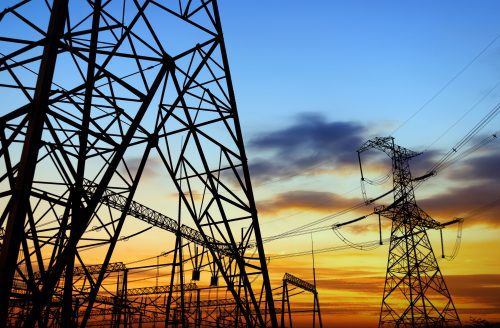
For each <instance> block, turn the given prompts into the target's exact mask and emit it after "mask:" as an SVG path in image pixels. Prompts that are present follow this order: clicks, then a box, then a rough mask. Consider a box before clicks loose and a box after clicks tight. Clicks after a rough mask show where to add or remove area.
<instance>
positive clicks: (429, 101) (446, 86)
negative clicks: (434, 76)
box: [391, 34, 500, 135]
mask: <svg viewBox="0 0 500 328" xmlns="http://www.w3.org/2000/svg"><path fill="white" fill-rule="evenodd" d="M499 38H500V34H498V35H497V36H495V37H494V38H493V40H491V41H490V43H488V44H487V45H486V46H485V47H484V48H483V49H482V50H481V51H480V52H479V53H478V54H477V55H476V56H474V58H472V60H471V61H469V62H468V63H467V64H466V65H465V66H464V67H462V69H460V70H459V71H458V72H457V73H456V74H455V75H454V76H453V77H452V78H451V79H450V80H448V82H446V83H445V84H444V85H443V86H442V87H441V89H439V90H438V91H437V92H436V93H435V94H434V95H432V97H430V98H429V99H428V100H427V101H426V102H425V103H424V104H423V105H422V106H420V107H419V108H418V109H417V110H416V111H415V112H414V113H413V114H412V115H410V117H408V118H407V119H406V120H405V121H404V122H403V123H401V124H400V125H399V126H398V127H397V128H396V129H395V130H394V131H392V133H391V135H394V133H396V132H397V131H399V129H401V128H402V127H403V126H404V125H406V124H407V123H408V122H409V121H410V120H412V119H413V118H414V117H415V116H416V115H418V113H420V112H421V111H422V110H423V109H424V108H425V107H427V106H428V105H429V104H430V103H431V102H432V101H434V99H436V98H437V97H438V96H439V95H441V94H442V93H443V92H444V91H445V90H446V89H447V88H448V87H449V86H450V85H451V84H452V83H453V82H454V81H455V80H456V79H457V78H458V77H460V75H462V74H463V73H464V72H465V71H466V70H467V69H468V68H469V67H470V66H472V64H474V62H475V61H476V60H477V59H478V58H479V57H481V56H482V55H483V54H484V53H485V52H486V51H487V50H488V49H489V48H490V47H491V46H492V45H493V44H494V43H495V42H496V41H497V40H498V39H499Z"/></svg>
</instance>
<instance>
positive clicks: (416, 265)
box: [358, 137, 461, 327]
mask: <svg viewBox="0 0 500 328" xmlns="http://www.w3.org/2000/svg"><path fill="white" fill-rule="evenodd" d="M370 148H373V149H377V150H380V151H382V152H384V153H386V154H387V155H388V156H389V157H390V158H391V160H392V174H393V186H394V189H393V191H394V203H393V204H392V205H389V206H387V207H383V206H382V207H379V208H377V209H376V212H377V213H379V214H380V215H383V216H385V217H387V218H389V219H391V220H392V231H391V239H390V247H389V258H388V263H387V274H386V279H385V286H384V295H383V298H382V306H381V311H380V321H379V327H448V326H460V325H461V323H460V319H459V317H458V313H457V311H456V309H455V306H454V304H453V301H452V299H451V295H450V292H449V291H448V288H447V287H446V283H445V281H444V278H443V275H442V274H441V270H440V269H439V265H438V263H437V261H436V257H435V255H434V252H433V250H432V245H431V243H430V241H429V237H428V236H427V229H439V228H441V227H442V225H441V224H440V223H439V222H437V221H436V220H434V219H432V218H431V217H430V216H429V215H428V214H427V213H425V212H424V211H423V210H422V209H421V208H420V207H418V205H417V202H416V200H415V193H414V190H413V184H412V182H413V179H412V175H411V171H410V165H409V161H410V159H412V158H413V157H415V156H417V155H419V153H416V152H414V151H411V150H408V149H406V148H403V147H401V146H398V145H395V144H394V138H392V137H384V138H381V137H378V138H374V139H372V140H369V141H367V142H366V143H364V144H363V145H362V146H361V148H360V149H359V150H358V155H359V154H360V153H361V152H363V151H366V150H368V149H370ZM360 169H361V178H362V180H363V179H364V176H363V170H362V168H361V160H360Z"/></svg>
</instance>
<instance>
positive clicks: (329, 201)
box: [258, 190, 362, 214]
mask: <svg viewBox="0 0 500 328" xmlns="http://www.w3.org/2000/svg"><path fill="white" fill-rule="evenodd" d="M361 202H362V200H361V199H360V198H345V197H343V196H341V195H338V194H335V193H332V192H323V191H306V190H294V191H288V192H283V193H280V194H276V195H275V196H274V197H272V198H271V199H268V200H264V201H261V202H259V204H258V208H259V211H260V212H261V213H265V214H276V213H278V212H281V211H286V210H311V211H317V212H333V211H336V210H339V209H345V208H348V207H351V206H353V205H354V204H358V203H361Z"/></svg>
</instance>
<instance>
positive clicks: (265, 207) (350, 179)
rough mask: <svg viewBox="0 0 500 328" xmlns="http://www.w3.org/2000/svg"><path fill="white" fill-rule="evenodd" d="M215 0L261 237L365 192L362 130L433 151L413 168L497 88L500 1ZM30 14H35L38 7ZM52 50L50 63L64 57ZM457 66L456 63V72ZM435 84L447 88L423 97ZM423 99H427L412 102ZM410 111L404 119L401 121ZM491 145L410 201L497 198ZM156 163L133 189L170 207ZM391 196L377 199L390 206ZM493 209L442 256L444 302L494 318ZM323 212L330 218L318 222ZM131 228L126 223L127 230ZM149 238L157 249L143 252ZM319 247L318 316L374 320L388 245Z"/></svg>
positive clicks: (444, 208)
mask: <svg viewBox="0 0 500 328" xmlns="http://www.w3.org/2000/svg"><path fill="white" fill-rule="evenodd" d="M11 2H17V1H11ZM174 3H175V2H174ZM38 4H42V5H43V2H41V1H39V2H38ZM72 4H73V5H74V4H75V2H73V3H72ZM76 4H77V5H78V2H76ZM80 4H83V2H80ZM83 7H86V8H87V10H89V8H90V7H89V6H88V5H86V6H83ZM219 9H220V16H221V19H222V25H223V30H224V35H225V42H226V47H227V52H228V57H229V63H230V69H231V72H232V80H233V85H234V89H235V93H236V100H237V103H238V109H239V117H240V123H241V126H242V130H243V135H244V136H245V144H246V149H247V154H248V157H249V165H250V167H251V170H252V179H253V183H254V187H255V196H256V199H257V207H258V208H259V214H260V223H261V226H262V234H263V236H264V237H268V236H272V235H275V234H277V233H278V232H282V231H283V230H285V228H286V229H288V228H293V227H296V226H300V225H303V224H304V223H305V222H310V221H312V220H314V219H317V218H319V217H323V216H325V215H329V214H331V213H334V212H336V211H340V210H343V209H345V208H348V207H350V206H352V205H353V204H356V203H359V202H360V201H362V199H361V192H360V190H359V178H360V175H359V168H358V166H357V158H356V157H355V156H356V152H355V151H356V149H357V148H358V147H359V146H360V145H361V144H362V143H363V142H364V141H365V140H366V139H367V138H369V137H372V136H375V135H381V136H385V135H389V134H393V136H394V137H396V143H397V144H399V145H402V146H404V147H408V148H410V149H413V150H424V149H427V148H430V149H429V153H430V155H428V156H427V157H424V156H422V158H423V160H421V162H420V164H418V165H416V168H417V169H420V172H421V173H423V172H424V170H425V169H426V168H428V167H429V165H431V164H432V163H433V161H435V160H437V159H439V158H440V157H441V156H442V153H443V152H446V151H448V150H449V149H450V148H451V147H452V146H453V145H454V144H455V143H456V142H457V141H458V140H459V139H460V138H462V137H463V136H464V135H465V134H466V133H467V132H468V131H469V130H470V129H471V128H472V127H473V126H474V125H475V124H476V123H477V122H478V121H479V120H480V119H481V118H482V117H483V116H484V115H485V114H486V113H487V112H489V111H490V109H491V108H493V106H494V105H496V104H497V103H498V102H499V100H500V86H499V87H498V88H494V87H495V86H496V85H497V84H500V74H499V73H500V63H499V60H498V58H499V57H500V38H499V35H500V21H499V20H498V12H500V11H499V9H500V2H498V1H481V2H478V1H472V0H471V1H439V2H436V1H418V2H417V1H414V2H409V1H406V2H402V1H331V0H330V1H327V0H323V1H319V0H318V1H314V2H313V1H305V0H302V1H293V0H290V1H284V0H282V1H272V0H271V1H262V0H254V1H237V0H220V1H219ZM31 14H33V15H35V16H36V15H37V12H36V11H35V12H31ZM41 16H42V15H40V17H41ZM40 19H41V18H40ZM155 23H157V24H160V23H161V27H162V28H163V29H164V30H161V31H160V32H161V34H162V36H165V37H173V38H176V40H175V42H177V41H179V40H182V39H183V38H184V37H185V41H186V40H188V41H189V37H187V36H188V34H189V33H188V32H184V31H181V30H175V31H174V32H172V33H170V34H169V32H171V31H172V30H171V25H172V24H170V23H168V22H167V23H166V22H165V21H164V20H162V17H155ZM169 24H170V25H169ZM172 26H173V25H172ZM6 30H7V29H5V30H4V31H0V34H2V35H3V33H5V34H8V33H14V34H16V33H19V34H22V31H20V30H19V31H18V30H15V29H12V30H10V29H9V31H6ZM183 33H186V35H184V34H183ZM497 38H498V39H497ZM492 41H494V42H493V43H492V44H491V46H489V47H488V48H487V49H486V51H484V53H483V54H481V56H479V57H477V59H475V60H474V58H475V57H476V56H477V55H478V54H479V53H480V52H481V51H482V50H483V49H485V47H487V46H488V45H489V44H490V43H491V42H492ZM175 42H172V43H173V44H174V43H175ZM174 45H177V44H176V43H175V44H174ZM3 51H6V49H3ZM59 60H60V62H59V64H61V63H62V62H61V61H62V60H63V59H59ZM472 60H474V62H473V63H472V64H470V63H471V61H472ZM469 64H470V66H469ZM61 66H64V65H61ZM118 66H119V65H118ZM467 66H468V68H467V69H465V70H464V67H467ZM126 68H127V69H135V67H133V66H131V67H126ZM462 71H463V72H462ZM459 72H462V73H460V74H459V75H457V74H458V73H459ZM58 77H59V78H63V79H68V80H72V76H71V74H68V72H67V71H61V76H58ZM455 77H456V78H455ZM451 80H453V82H452V83H449V81H451ZM33 81H34V80H33ZM70 82H71V81H70ZM448 83H449V86H447V85H448ZM443 86H447V87H446V88H445V89H444V90H443V91H442V92H440V93H439V95H438V96H436V97H435V99H433V98H434V96H435V95H436V94H437V93H438V92H439V91H440V90H441V89H442V88H443ZM5 95H6V93H5V94H4V96H5ZM483 98H484V99H483ZM429 99H433V100H432V101H431V102H429V103H428V105H426V106H425V107H423V108H422V105H424V104H426V103H427V102H428V101H429ZM11 100H12V99H11ZM480 100H481V101H480ZM479 101H480V102H479ZM476 103H478V105H477V106H475V107H474V105H475V104H476ZM420 108H422V109H421V110H420V111H419V113H418V114H417V115H415V117H413V118H412V119H411V120H409V121H408V122H407V123H405V124H403V123H404V122H405V121H406V120H407V119H408V118H409V117H411V116H412V115H413V114H414V113H415V112H416V111H417V110H419V109H420ZM469 111H470V113H469V114H467V115H466V116H465V117H464V119H463V120H461V121H460V122H458V123H457V124H456V126H455V127H454V128H453V129H451V130H450V132H449V133H447V134H446V135H445V136H444V137H443V138H442V139H440V140H438V141H437V142H435V144H434V141H436V140H437V139H438V137H439V136H440V135H441V134H442V133H443V132H445V131H446V130H447V129H449V128H450V127H451V126H452V124H454V123H455V122H456V121H457V119H459V118H460V117H461V116H462V115H464V114H465V113H467V112H469ZM499 123H500V118H498V117H497V118H496V119H495V120H493V121H492V122H490V124H489V125H488V126H486V127H485V128H484V129H483V130H482V131H481V135H487V134H491V133H493V132H495V131H496V130H497V129H498V128H499V127H500V124H499ZM402 124H403V125H402ZM398 127H400V128H399V129H398ZM179 144H180V142H179ZM499 144H500V143H499V142H496V143H495V145H493V146H491V147H488V148H487V149H486V150H485V151H482V152H477V153H474V155H473V156H471V158H467V159H466V160H464V161H462V162H461V163H459V164H457V165H456V166H454V167H453V168H452V169H449V170H447V171H446V172H445V173H444V174H442V175H439V176H438V177H435V178H432V179H430V180H429V181H427V182H426V183H425V184H424V186H423V188H422V189H419V190H418V193H417V200H418V201H419V202H420V200H422V202H421V203H419V204H421V205H422V206H423V208H424V209H425V210H428V211H429V214H430V215H432V216H433V217H435V218H436V219H438V220H440V221H445V220H449V219H451V218H452V217H455V216H458V215H462V214H465V213H470V211H471V210H473V209H475V208H477V207H478V206H481V205H482V204H484V203H488V202H490V201H492V200H493V199H495V198H498V187H497V186H498V182H499V174H498V169H497V165H498V164H497V163H498V162H499V161H500V157H499V154H500V152H499V151H498V150H499ZM430 145H432V147H429V146H430ZM369 159H370V158H368V160H369ZM131 162H132V161H131ZM377 164H378V163H377V162H376V161H375V162H373V161H372V162H367V166H368V168H371V170H370V169H369V170H368V173H371V174H373V175H376V174H380V173H385V171H384V170H386V169H387V167H385V168H383V169H382V168H381V167H380V166H377ZM386 164H387V163H386ZM370 165H371V166H370ZM162 169H164V168H163V167H162V164H161V163H160V162H159V161H156V162H155V160H154V159H151V160H150V161H149V166H148V167H147V168H146V171H147V172H146V173H145V174H144V175H145V177H144V178H143V179H142V180H141V183H143V184H142V185H141V188H142V189H140V190H139V191H140V192H138V193H137V194H138V195H137V197H136V199H137V200H138V201H140V202H144V203H145V205H148V206H151V207H152V208H154V209H158V210H164V209H168V206H167V205H168V204H170V203H173V202H174V201H175V202H177V197H178V195H177V194H176V193H175V194H173V193H172V192H171V191H172V190H169V188H170V187H171V186H170V185H168V186H166V185H165V181H164V178H165V177H166V175H165V171H164V170H163V171H162ZM269 182H272V183H269ZM390 183H391V181H389V183H388V185H387V184H386V185H383V186H382V187H381V188H379V189H375V190H369V191H370V192H371V194H370V195H371V196H376V195H377V194H381V193H382V192H385V191H387V190H389V189H390V188H391V186H389V185H390ZM155 187H158V188H155ZM160 187H161V188H160ZM356 188H358V189H356ZM167 191H168V192H169V193H167ZM379 191H380V192H379ZM431 195H432V196H433V197H430V196H431ZM391 196H392V195H391ZM391 196H388V197H386V198H385V199H383V201H381V203H384V204H388V203H390V201H391V200H390V197H391ZM497 205H498V204H497ZM497 208H498V206H497ZM171 209H174V210H175V207H171ZM370 211H372V205H370V206H368V207H365V208H362V209H361V210H360V211H358V212H359V213H358V212H354V213H352V212H349V213H348V214H347V215H345V216H343V217H341V218H338V219H336V220H338V221H344V220H347V219H352V218H353V216H354V217H357V216H360V215H362V214H365V213H369V212H370ZM497 213H498V211H497V210H496V209H495V211H493V210H491V211H490V212H489V215H487V216H484V217H481V218H477V220H476V218H474V219H470V220H469V219H468V218H467V219H466V226H465V232H464V247H463V248H464V250H463V251H462V253H460V254H459V257H457V260H456V262H450V263H448V262H444V261H442V262H441V263H440V265H441V268H442V270H443V272H444V274H445V275H446V276H448V275H450V276H451V277H452V279H451V281H452V285H451V287H450V289H451V291H452V294H453V295H457V294H458V295H457V298H456V299H455V300H456V303H457V304H458V306H457V307H459V310H460V311H462V310H461V309H463V313H464V314H467V315H468V314H471V313H476V314H477V313H479V315H481V314H482V312H477V311H483V310H484V309H486V310H488V309H490V310H491V309H493V310H491V311H493V312H494V313H493V314H492V312H491V311H490V312H487V311H486V310H485V311H486V312H484V313H487V314H490V315H491V316H490V317H491V318H493V319H494V320H500V309H499V308H498V304H500V300H499V299H498V295H500V294H499V293H498V292H497V289H498V288H496V287H495V288H493V289H492V288H489V287H488V286H491V285H495V286H498V284H497V283H496V282H497V281H498V280H499V279H500V276H499V275H498V274H497V272H499V270H500V263H499V262H498V260H496V259H495V256H494V255H495V254H487V253H485V252H484V250H485V249H486V250H488V251H489V252H491V253H493V252H494V251H493V250H496V249H498V247H499V241H498V233H499V232H500V223H499V221H498V216H497ZM333 223H335V220H330V221H328V222H325V223H324V224H333ZM389 225H390V224H389V222H386V223H385V228H386V229H385V230H384V236H388V235H389V233H390V231H389ZM138 227H139V225H135V224H133V225H131V228H130V231H131V232H130V234H131V233H133V232H136V231H138V230H137V229H139V228H138ZM377 228H378V226H377V225H376V222H375V220H374V219H373V218H371V221H369V223H366V224H365V223H364V222H363V223H362V224H360V225H359V226H356V227H355V229H352V230H349V229H347V231H346V235H348V237H349V238H353V239H354V240H355V241H367V240H373V239H376V238H378V230H377ZM450 230H451V232H448V235H447V236H449V237H450V238H447V239H446V242H447V245H451V244H452V242H453V241H454V234H455V228H453V229H450ZM146 235H147V236H148V237H147V238H148V239H147V240H146ZM150 236H152V237H153V238H150ZM163 236H164V235H162V234H161V233H160V232H158V231H152V232H151V235H150V234H149V233H148V234H144V235H143V236H141V237H138V238H137V239H133V240H132V241H131V242H129V243H128V244H127V245H128V246H124V247H123V248H121V253H120V251H118V252H117V253H118V255H123V254H124V252H125V256H123V257H122V258H126V259H127V258H128V260H131V259H135V258H140V257H144V254H147V256H150V255H155V254H159V253H160V251H164V247H165V245H164V239H163V238H164V237H163ZM332 237H334V236H333V234H332V232H331V231H324V232H322V233H318V234H316V235H315V237H314V238H315V245H317V247H318V248H327V247H331V246H335V245H338V244H341V241H339V240H338V239H336V238H335V237H334V238H332ZM141 238H144V239H141ZM309 238H310V236H309V235H306V236H299V237H298V238H296V239H286V240H280V241H274V242H272V243H266V245H265V246H266V254H267V255H269V256H271V257H272V256H274V255H276V254H281V253H287V252H294V251H303V250H308V249H309V247H310V239H309ZM131 245H132V246H131ZM434 245H437V244H436V243H435V244H434ZM153 248H155V249H158V250H157V251H156V250H155V251H152V249H153ZM450 248H451V246H450ZM132 250H133V251H132ZM490 250H492V251H490ZM143 253H144V254H143ZM340 253H341V252H340ZM318 257H319V258H318V262H317V263H318V272H319V276H320V277H319V278H320V279H322V280H321V284H320V285H319V287H318V288H319V290H320V293H321V295H323V296H322V297H324V298H323V300H324V301H325V303H324V304H325V305H329V306H330V308H329V311H330V312H328V310H327V313H330V314H331V313H332V312H333V313H335V315H334V316H331V317H330V318H329V320H332V321H333V322H335V323H336V324H337V322H336V320H338V319H337V318H341V316H342V315H341V313H339V312H335V311H341V309H342V308H343V309H345V308H344V307H343V306H344V304H340V303H341V301H346V302H352V304H357V306H358V307H360V311H361V312H363V311H365V306H369V307H370V309H371V311H372V312H373V313H372V315H371V317H370V320H371V321H370V322H372V323H373V324H374V323H375V322H376V320H377V319H378V317H377V313H378V309H379V306H380V303H379V300H380V296H381V293H382V289H381V288H382V287H381V284H382V280H383V277H384V272H385V269H386V267H385V265H386V262H385V261H386V259H387V247H385V246H384V247H381V248H379V249H378V250H377V251H375V252H373V253H364V254H363V255H360V253H359V252H357V251H349V252H344V253H341V254H339V252H337V253H323V254H322V255H320V256H318ZM122 258H121V259H122ZM310 269H311V266H310V257H308V256H307V257H300V258H292V259H289V260H288V261H286V260H282V262H280V261H274V260H273V261H272V262H271V264H270V273H271V276H272V279H273V283H276V284H279V283H280V281H281V277H282V276H283V273H284V272H291V273H294V274H297V275H299V276H300V277H302V278H304V279H309V280H311V278H312V277H311V270H310ZM353 272H356V274H353ZM357 275H360V276H361V277H358V276H357ZM452 275H455V284H454V285H453V276H452ZM485 275H491V277H489V279H483V280H484V281H486V282H484V283H483V281H480V280H481V279H482V278H485V277H484V276H485ZM457 277H458V278H457ZM481 277H482V278H481ZM372 278H373V279H375V280H376V281H375V282H374V284H373V286H371V287H370V288H367V287H366V286H365V285H363V284H362V283H361V280H364V281H369V280H370V279H372ZM476 278H477V279H476ZM486 278H488V277H486ZM490 278H491V279H490ZM339 279H346V281H347V282H346V284H345V285H346V286H347V287H345V290H347V292H346V293H351V294H348V295H350V296H349V297H350V298H347V299H343V298H342V297H343V296H345V295H347V294H342V290H340V291H339V289H340V287H339V286H340V284H339ZM377 279H378V280H377ZM475 279H476V280H475ZM462 281H463V282H465V283H467V284H468V283H469V282H471V285H470V286H472V287H474V288H475V290H474V291H480V292H478V293H480V294H482V293H487V292H489V294H491V295H490V297H491V299H486V298H485V299H484V302H485V304H484V305H483V304H482V303H481V302H476V301H477V300H479V301H481V297H482V295H479V297H476V296H478V295H472V294H474V293H473V292H474V291H472V292H471V291H463V290H462V291H461V294H460V293H459V292H457V294H455V292H454V291H458V290H459V288H457V287H460V285H464V284H465V283H461V282H462ZM492 281H493V282H492ZM473 282H474V283H475V284H476V285H472V283H473ZM468 286H469V285H468ZM365 287H366V288H365ZM472 287H471V288H472ZM481 288H482V289H481ZM353 292H354V294H352V293H353ZM471 295H472V296H471ZM474 297H476V298H474ZM368 298H370V299H369V301H367V299H368ZM334 302H336V303H334ZM480 303H481V304H480ZM332 304H333V305H332ZM477 304H479V305H477ZM476 305H477V306H476ZM475 306H476V307H475ZM327 308H328V307H327ZM346 308H347V309H349V306H347V307H346ZM471 309H472V310H471ZM478 309H479V310H478ZM474 311H476V312H474ZM488 311H489V310H488ZM349 315H350V316H351V317H348V316H349ZM354 315H356V313H350V314H346V318H347V319H346V320H345V322H347V323H346V325H345V326H349V327H350V326H352V325H351V321H350V320H352V316H354ZM332 318H333V319H332ZM464 318H465V319H467V316H465V317H464ZM340 321H342V320H340Z"/></svg>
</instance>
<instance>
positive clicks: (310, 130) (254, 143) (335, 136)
mask: <svg viewBox="0 0 500 328" xmlns="http://www.w3.org/2000/svg"><path fill="white" fill-rule="evenodd" d="M367 133H368V129H367V128H366V127H365V126H363V125H361V124H359V123H356V122H338V121H329V120H327V119H326V118H325V117H324V116H322V115H320V114H315V113H312V114H311V113H308V114H302V115H299V116H298V117H297V118H296V119H295V121H294V123H293V124H292V125H290V126H288V127H286V128H283V129H280V130H276V131H271V132H266V133H262V134H260V135H258V136H256V137H254V138H252V139H250V142H249V149H250V153H251V154H253V157H254V159H252V161H250V169H251V172H252V177H253V178H254V179H256V180H258V181H262V180H266V179H270V178H279V177H282V176H287V175H293V174H304V175H306V174H307V172H305V171H306V170H311V169H316V168H318V167H319V166H322V167H329V168H332V167H336V168H338V167H341V166H346V165H349V166H350V165H355V164H356V163H357V155H356V149H357V148H358V147H359V146H360V145H361V144H362V142H363V141H364V139H365V135H366V134H367Z"/></svg>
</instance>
